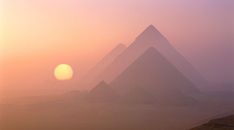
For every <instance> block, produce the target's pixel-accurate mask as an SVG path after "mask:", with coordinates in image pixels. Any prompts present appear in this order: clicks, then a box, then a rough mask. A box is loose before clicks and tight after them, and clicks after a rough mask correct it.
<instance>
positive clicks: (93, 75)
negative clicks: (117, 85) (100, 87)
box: [79, 44, 127, 89]
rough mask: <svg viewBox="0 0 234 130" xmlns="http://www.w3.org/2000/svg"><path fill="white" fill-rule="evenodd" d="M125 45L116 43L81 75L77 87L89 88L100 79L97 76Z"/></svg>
mask: <svg viewBox="0 0 234 130" xmlns="http://www.w3.org/2000/svg"><path fill="white" fill-rule="evenodd" d="M126 48H127V47H126V46H125V45H124V44H118V45H117V46H116V47H115V48H114V49H112V50H111V51H110V52H109V53H108V54H107V55H105V56H104V57H103V58H102V60H101V61H100V62H98V63H97V64H96V65H95V66H94V67H93V68H92V69H91V70H90V71H89V72H88V73H87V74H86V75H85V76H84V77H81V80H80V82H79V87H83V88H86V89H87V88H91V87H93V86H95V85H96V84H98V83H99V82H101V81H102V79H98V76H99V75H100V74H101V73H102V72H103V71H104V70H105V69H106V67H107V66H109V65H110V64H111V63H112V62H113V61H114V59H115V58H116V57H117V56H118V55H120V54H121V53H122V52H123V51H124V50H125V49H126Z"/></svg>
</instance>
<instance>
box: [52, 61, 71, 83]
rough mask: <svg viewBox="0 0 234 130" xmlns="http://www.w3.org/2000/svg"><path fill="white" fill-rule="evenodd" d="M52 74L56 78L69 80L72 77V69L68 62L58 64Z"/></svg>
mask: <svg viewBox="0 0 234 130" xmlns="http://www.w3.org/2000/svg"><path fill="white" fill-rule="evenodd" d="M54 76H55V78H56V79H57V80H70V79H72V77H73V69H72V67H71V66H70V65H68V64H59V65H57V66H56V67H55V69H54Z"/></svg>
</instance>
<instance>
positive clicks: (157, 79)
mask: <svg viewBox="0 0 234 130" xmlns="http://www.w3.org/2000/svg"><path fill="white" fill-rule="evenodd" d="M111 86H112V87H113V88H114V89H115V90H116V91H117V92H118V93H119V94H120V95H121V97H129V96H130V99H131V100H133V99H134V98H135V99H137V100H147V101H149V102H152V99H153V100H155V101H156V102H158V103H162V104H165V103H166V104H189V103H191V102H193V101H194V100H193V98H191V97H190V95H193V94H196V93H198V92H199V91H198V90H197V89H196V87H195V86H194V85H193V83H192V82H191V81H190V80H189V79H187V78H186V77H185V76H184V75H183V74H182V73H181V72H180V71H179V70H178V69H177V68H176V67H175V66H174V65H173V64H171V63H170V62H169V61H168V60H167V59H166V58H164V56H162V55H161V54H160V53H159V52H158V51H157V50H155V48H153V47H151V48H149V49H148V50H147V51H146V52H145V53H144V54H143V55H142V56H140V57H139V58H138V59H137V60H136V61H135V62H134V63H132V64H131V65H130V66H129V67H128V68H127V69H126V70H125V71H124V72H123V73H122V74H121V75H119V76H118V77H117V78H116V79H115V80H114V81H113V82H112V83H111ZM136 90H141V91H142V92H141V94H140V97H141V99H139V94H135V96H134V93H135V92H136ZM139 92H140V91H137V93H139ZM143 93H144V94H143ZM149 97H150V98H149ZM142 98H143V99H142Z"/></svg>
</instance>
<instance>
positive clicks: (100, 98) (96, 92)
mask: <svg viewBox="0 0 234 130" xmlns="http://www.w3.org/2000/svg"><path fill="white" fill-rule="evenodd" d="M116 97H117V96H116V94H115V92H114V90H113V89H112V88H111V87H110V86H109V85H108V84H107V83H106V82H104V81H102V82H100V83H99V84H98V85H97V86H95V87H94V88H93V89H92V90H91V91H90V92H89V94H88V96H87V100H88V101H91V102H110V101H114V100H115V99H116Z"/></svg>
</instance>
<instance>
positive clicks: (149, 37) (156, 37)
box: [98, 25, 205, 85]
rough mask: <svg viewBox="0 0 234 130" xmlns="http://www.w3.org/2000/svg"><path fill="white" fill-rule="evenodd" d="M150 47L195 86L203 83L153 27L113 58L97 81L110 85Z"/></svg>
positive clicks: (196, 73) (192, 68)
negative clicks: (103, 81)
mask: <svg viewBox="0 0 234 130" xmlns="http://www.w3.org/2000/svg"><path fill="white" fill-rule="evenodd" d="M150 47H154V48H156V49H157V50H158V52H159V53H161V55H163V56H164V57H165V58H166V59H167V60H169V61H170V62H171V63H172V64H174V65H175V66H176V68H178V70H179V71H181V72H182V73H183V74H184V75H186V77H188V78H189V79H190V80H191V81H192V82H193V83H195V84H196V85H198V84H202V83H204V82H205V80H204V79H203V78H202V76H201V75H200V74H199V73H198V72H197V70H196V69H195V68H194V67H193V66H192V65H191V64H190V63H189V62H188V61H187V60H186V59H185V58H184V57H183V56H182V55H181V54H179V53H178V52H177V51H176V49H174V48H173V47H172V46H171V45H170V43H169V42H168V40H167V39H166V38H165V37H164V36H163V35H162V34H161V33H160V32H159V31H158V30H157V29H156V28H155V27H154V26H153V25H150V26H149V27H148V28H146V29H145V30H144V31H143V32H142V33H141V34H140V35H139V36H138V37H137V38H136V40H135V41H134V42H133V43H132V44H131V45H130V46H129V47H128V48H127V49H125V50H124V51H123V52H122V53H121V54H120V55H119V56H118V57H116V58H115V60H114V61H113V62H112V63H111V64H110V65H109V66H108V67H107V68H106V69H105V70H104V71H103V72H102V73H101V75H99V76H98V77H99V80H105V81H106V82H108V83H110V82H111V81H113V80H114V79H115V78H116V77H117V76H118V75H120V74H121V73H122V72H123V71H124V70H125V69H126V68H127V67H128V66H129V65H130V64H132V63H133V62H134V61H135V60H136V59H137V58H138V57H139V56H140V55H142V54H143V53H144V52H145V51H146V50H147V49H148V48H150ZM99 80H98V81H99Z"/></svg>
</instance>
